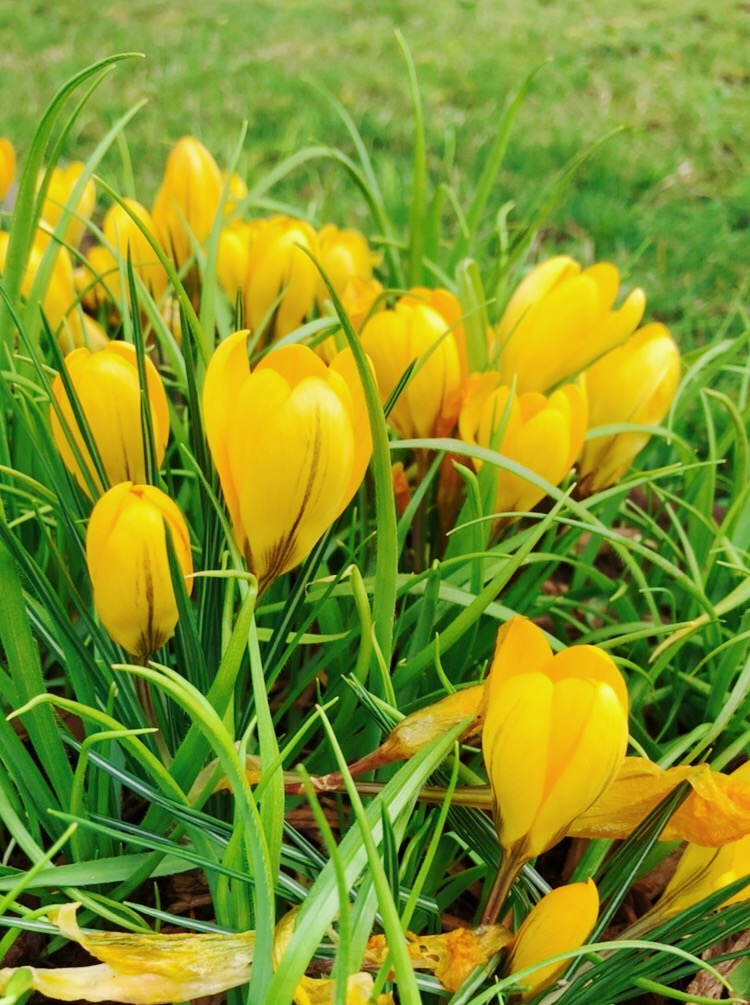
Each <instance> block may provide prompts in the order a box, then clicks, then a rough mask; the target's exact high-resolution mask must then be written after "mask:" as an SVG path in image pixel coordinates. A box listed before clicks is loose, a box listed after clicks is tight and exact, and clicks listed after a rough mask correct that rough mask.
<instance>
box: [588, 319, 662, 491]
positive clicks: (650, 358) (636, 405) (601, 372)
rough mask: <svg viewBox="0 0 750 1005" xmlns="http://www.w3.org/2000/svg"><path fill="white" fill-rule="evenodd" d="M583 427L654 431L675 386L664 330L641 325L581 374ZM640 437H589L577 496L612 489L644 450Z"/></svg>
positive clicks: (635, 434)
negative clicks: (627, 424)
mask: <svg viewBox="0 0 750 1005" xmlns="http://www.w3.org/2000/svg"><path fill="white" fill-rule="evenodd" d="M584 380H585V385H586V391H587V393H588V399H589V425H590V426H591V428H592V429H595V428H596V427H597V426H608V425H614V424H615V423H620V422H623V423H624V422H632V423H634V424H636V425H639V426H656V425H658V424H659V423H660V422H661V420H662V419H663V418H664V416H665V415H666V414H667V412H668V411H669V407H670V405H671V404H672V401H673V400H674V396H675V394H676V393H677V386H678V384H679V382H680V352H679V350H678V348H677V345H676V343H675V341H674V339H673V338H672V337H671V335H670V334H669V332H668V331H667V329H666V328H665V327H664V325H661V324H650V325H646V326H645V327H643V328H639V330H638V331H637V332H636V333H635V334H634V335H631V337H630V338H629V339H628V340H627V342H626V343H625V344H624V345H622V346H619V347H618V348H617V349H613V350H612V351H611V352H608V353H607V355H606V356H603V357H602V358H601V359H600V360H599V361H598V362H596V363H594V365H593V366H592V367H589V369H588V370H587V371H586V373H585V377H584ZM648 440H649V434H648V433H645V432H640V431H639V432H633V433H616V434H613V435H609V436H595V437H594V438H593V439H590V440H589V441H588V442H587V443H586V445H585V447H584V450H583V456H582V458H581V465H580V472H581V482H580V491H581V492H582V493H583V494H586V495H590V494H591V493H593V492H597V491H598V490H599V489H603V488H606V487H607V486H608V485H614V484H615V483H616V482H618V481H619V480H620V478H622V476H623V475H624V474H626V473H627V471H628V469H629V468H630V465H631V464H632V463H633V460H634V459H635V457H636V455H637V454H638V453H640V451H641V450H642V449H643V448H644V447H645V446H646V444H647V443H648Z"/></svg>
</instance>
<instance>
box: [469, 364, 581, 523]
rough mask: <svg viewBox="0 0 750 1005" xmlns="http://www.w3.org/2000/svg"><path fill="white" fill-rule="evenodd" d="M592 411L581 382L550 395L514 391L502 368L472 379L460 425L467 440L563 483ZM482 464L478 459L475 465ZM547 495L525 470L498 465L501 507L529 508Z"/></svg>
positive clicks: (498, 503) (504, 510)
mask: <svg viewBox="0 0 750 1005" xmlns="http://www.w3.org/2000/svg"><path fill="white" fill-rule="evenodd" d="M587 415H588V410H587V406H586V395H585V393H584V392H583V390H582V388H580V387H579V386H578V385H577V384H566V385H565V386H564V387H561V388H560V389H559V390H557V391H554V392H553V393H552V394H551V395H550V396H549V397H545V395H543V394H541V393H539V392H538V391H527V392H525V393H522V394H516V395H514V394H513V393H512V392H511V390H510V388H508V387H504V386H500V375H499V374H497V373H493V372H490V373H485V374H481V375H476V377H473V378H472V379H471V380H470V381H469V390H468V391H467V393H466V397H465V400H464V403H463V407H462V409H461V412H460V414H459V418H458V428H459V433H460V435H461V439H462V440H464V442H465V443H469V444H472V445H475V446H481V447H493V448H494V449H495V450H497V452H498V453H499V454H502V455H503V457H506V458H507V459H508V460H511V461H515V462H516V463H518V464H522V465H523V466H524V467H526V468H528V469H529V470H530V471H533V472H534V473H535V474H538V475H540V476H541V477H542V478H544V479H545V481H547V482H549V483H550V484H551V485H559V484H560V482H561V481H562V480H563V478H564V477H565V476H566V474H567V473H568V472H569V471H570V469H571V467H572V465H573V463H574V462H575V459H576V457H577V456H578V453H579V451H580V449H581V447H582V445H583V437H584V435H585V432H586V421H587ZM481 464H482V462H481V461H480V460H476V459H475V460H474V465H475V467H477V468H479V467H480V466H481ZM543 497H544V489H543V488H541V487H539V486H538V485H535V484H534V483H533V482H530V481H529V480H528V479H526V478H524V477H523V476H522V475H518V474H515V473H513V472H511V471H505V470H503V469H500V470H499V471H498V475H497V488H496V492H495V506H496V508H497V510H498V512H500V513H519V512H527V511H528V510H530V509H532V508H533V507H534V506H536V504H537V503H538V502H539V501H540V500H541V499H542V498H543Z"/></svg>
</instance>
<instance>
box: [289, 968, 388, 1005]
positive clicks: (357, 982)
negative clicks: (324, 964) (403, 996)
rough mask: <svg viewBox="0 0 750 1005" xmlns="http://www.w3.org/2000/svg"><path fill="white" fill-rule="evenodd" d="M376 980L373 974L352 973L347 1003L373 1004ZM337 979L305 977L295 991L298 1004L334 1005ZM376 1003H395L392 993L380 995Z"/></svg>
mask: <svg viewBox="0 0 750 1005" xmlns="http://www.w3.org/2000/svg"><path fill="white" fill-rule="evenodd" d="M374 990H375V981H374V979H373V976H372V974H365V973H361V974H351V975H350V976H349V977H348V978H347V981H346V1005H371V1003H372V1001H373V998H372V995H373V991H374ZM335 999H336V981H334V980H331V979H330V978H329V977H303V978H302V980H301V981H300V982H299V984H298V985H297V987H296V989H295V992H294V1001H295V1003H296V1005H333V1003H334V1001H335ZM376 1005H394V1002H393V996H392V995H390V994H381V995H378V998H377V1002H376Z"/></svg>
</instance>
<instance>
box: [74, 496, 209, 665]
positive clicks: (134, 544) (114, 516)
mask: <svg viewBox="0 0 750 1005" xmlns="http://www.w3.org/2000/svg"><path fill="white" fill-rule="evenodd" d="M165 524H166V526H167V527H169V532H170V534H171V539H172V546H173V548H174V554H175V558H176V560H177V563H178V564H179V566H180V568H181V569H182V572H183V574H184V575H185V577H186V579H185V589H186V590H187V592H188V593H190V592H191V590H192V584H193V581H192V578H187V577H191V576H192V572H193V559H192V555H191V552H190V534H189V533H188V529H187V526H186V524H185V520H184V518H183V516H182V513H180V511H179V509H178V508H177V506H176V505H175V504H174V502H172V500H171V499H170V498H169V496H167V495H165V494H164V493H163V492H162V491H161V490H160V489H157V488H154V487H153V486H152V485H133V483H132V482H120V484H119V485H115V487H114V488H111V489H110V490H109V492H105V493H104V495H103V496H102V497H101V499H100V500H99V501H98V502H97V504H96V505H95V506H94V508H93V510H92V511H91V517H90V519H89V525H88V530H87V532H86V564H87V566H88V570H89V576H90V577H91V585H92V587H93V590H94V607H95V608H96V613H97V614H98V615H99V620H100V621H101V623H102V624H103V625H104V627H105V628H106V630H107V632H108V634H109V636H110V638H111V639H112V640H113V641H114V642H116V643H117V644H118V645H120V646H122V648H123V649H124V650H125V651H126V652H127V653H130V655H131V656H134V657H135V658H136V659H139V660H142V659H145V658H146V657H148V656H150V655H151V654H152V653H155V652H156V650H157V649H159V648H161V646H163V645H164V643H165V642H166V641H167V640H168V639H170V638H171V637H172V635H173V634H174V630H175V626H176V624H177V619H178V612H177V601H176V599H175V595H174V587H173V585H172V577H171V575H170V569H169V555H168V551H167V539H166V535H165V532H164V527H165Z"/></svg>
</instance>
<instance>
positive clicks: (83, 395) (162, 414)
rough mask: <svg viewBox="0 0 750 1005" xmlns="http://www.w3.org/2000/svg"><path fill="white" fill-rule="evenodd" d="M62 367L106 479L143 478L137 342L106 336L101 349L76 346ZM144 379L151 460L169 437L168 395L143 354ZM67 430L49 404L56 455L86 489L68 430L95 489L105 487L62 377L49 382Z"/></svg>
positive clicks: (160, 452)
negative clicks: (112, 339) (87, 446)
mask: <svg viewBox="0 0 750 1005" xmlns="http://www.w3.org/2000/svg"><path fill="white" fill-rule="evenodd" d="M65 369H66V370H67V373H68V377H69V378H70V381H71V383H72V384H73V388H74V389H75V392H76V394H77V396H78V402H79V405H80V407H81V410H82V412H83V415H84V416H85V418H86V422H87V424H88V428H89V430H90V432H91V435H92V437H93V440H94V443H95V444H96V448H97V450H98V453H99V456H100V458H101V461H102V464H103V466H104V470H105V472H106V475H107V479H108V481H109V483H110V485H115V484H117V483H118V482H126V481H133V480H135V481H136V482H143V481H145V480H146V464H145V458H144V454H143V433H142V429H141V393H140V384H139V382H138V362H137V357H136V352H135V348H134V347H133V346H132V345H130V344H129V343H127V342H109V343H108V344H107V345H106V346H105V347H104V348H103V349H102V350H101V351H100V352H94V353H92V352H90V351H89V350H88V349H85V348H82V349H76V350H75V351H74V352H72V353H70V354H69V355H68V356H66V358H65ZM146 382H147V384H148V400H149V405H150V407H151V423H152V427H153V431H154V448H155V453H156V456H155V461H156V464H157V465H159V464H161V462H162V459H163V457H164V452H165V450H166V447H167V439H168V438H169V410H168V406H167V396H166V394H165V392H164V386H163V385H162V382H161V378H160V377H159V373H158V371H157V369H156V367H155V366H154V365H153V363H152V362H151V361H150V360H148V359H147V360H146ZM52 394H53V396H54V398H55V400H56V401H57V403H58V405H59V407H60V410H61V412H62V415H63V418H64V419H65V425H66V426H67V431H66V430H65V429H64V428H63V426H62V425H61V423H60V420H59V419H58V417H57V412H56V411H55V409H54V408H53V407H52V406H50V424H51V427H52V435H53V437H54V439H55V443H56V444H57V449H58V450H59V451H60V456H61V457H62V459H63V462H64V464H65V466H66V467H67V469H68V470H69V471H70V472H71V474H72V475H73V476H74V477H75V480H76V481H77V482H78V484H79V485H80V486H81V488H82V489H83V491H84V492H86V494H87V495H89V494H90V490H89V488H88V485H87V481H86V478H85V477H84V474H83V472H82V470H81V467H80V465H79V463H78V461H77V460H76V457H75V454H74V452H73V449H72V447H71V444H70V439H69V437H70V436H72V438H73V440H74V442H75V444H76V445H77V447H78V451H79V452H80V456H81V457H82V459H83V461H84V464H85V465H86V468H87V469H88V471H89V473H90V475H91V478H92V479H93V482H94V484H95V485H96V487H97V490H98V491H99V492H102V491H103V490H104V486H103V485H102V483H101V481H100V479H99V477H98V475H97V473H96V468H95V466H94V462H93V460H92V458H91V456H90V454H89V452H88V450H87V449H86V446H85V443H84V439H83V436H82V434H81V431H80V429H79V427H78V424H77V423H76V420H75V417H74V413H73V409H72V407H71V404H70V401H69V399H68V396H67V394H66V392H65V386H64V384H63V382H62V378H61V377H60V375H59V374H58V375H57V376H56V377H55V379H54V381H53V383H52Z"/></svg>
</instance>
